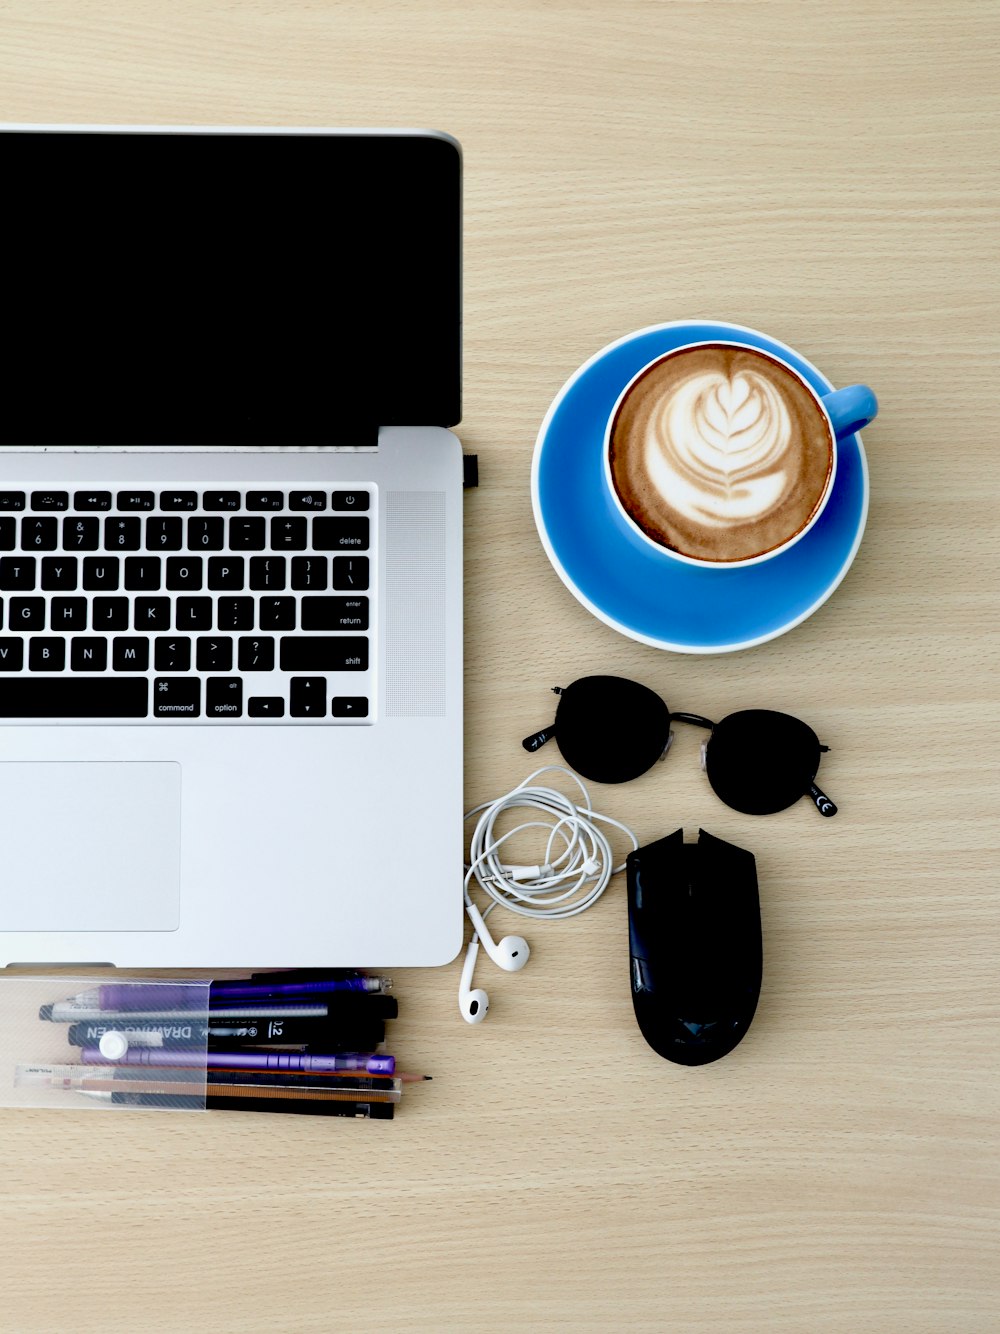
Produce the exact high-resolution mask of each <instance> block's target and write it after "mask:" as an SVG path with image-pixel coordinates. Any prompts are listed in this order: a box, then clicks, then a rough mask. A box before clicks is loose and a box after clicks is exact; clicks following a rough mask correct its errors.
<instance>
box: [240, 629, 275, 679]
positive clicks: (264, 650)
mask: <svg viewBox="0 0 1000 1334" xmlns="http://www.w3.org/2000/svg"><path fill="white" fill-rule="evenodd" d="M236 665H237V666H238V667H239V669H240V671H241V672H273V671H274V640H273V639H269V638H267V637H264V638H261V639H251V638H247V639H241V640H240V642H239V657H238V660H237V664H236Z"/></svg>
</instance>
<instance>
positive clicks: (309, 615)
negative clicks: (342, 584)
mask: <svg viewBox="0 0 1000 1334" xmlns="http://www.w3.org/2000/svg"><path fill="white" fill-rule="evenodd" d="M301 615H302V619H301V621H300V628H301V629H303V630H367V629H368V599H367V598H364V597H361V598H303V599H302V612H301Z"/></svg>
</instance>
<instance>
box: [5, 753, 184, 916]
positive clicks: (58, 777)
mask: <svg viewBox="0 0 1000 1334" xmlns="http://www.w3.org/2000/svg"><path fill="white" fill-rule="evenodd" d="M180 828H181V766H180V765H179V764H173V763H169V762H162V763H135V762H126V763H114V762H111V763H103V764H92V763H90V762H81V763H79V764H76V763H58V764H46V763H39V764H33V763H30V764H29V763H0V868H2V869H0V931H176V929H177V927H178V924H179V916H180V846H181V839H180Z"/></svg>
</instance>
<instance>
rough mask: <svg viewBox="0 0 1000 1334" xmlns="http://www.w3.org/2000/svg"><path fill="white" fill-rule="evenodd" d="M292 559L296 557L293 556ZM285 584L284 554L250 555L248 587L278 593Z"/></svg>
mask: <svg viewBox="0 0 1000 1334" xmlns="http://www.w3.org/2000/svg"><path fill="white" fill-rule="evenodd" d="M294 559H298V557H295V558H294ZM284 586H285V558H284V556H251V557H250V587H251V588H256V589H259V590H260V591H262V592H267V591H268V590H270V591H271V592H275V593H280V592H281V590H282V589H283V588H284Z"/></svg>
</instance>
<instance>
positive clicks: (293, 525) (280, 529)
mask: <svg viewBox="0 0 1000 1334" xmlns="http://www.w3.org/2000/svg"><path fill="white" fill-rule="evenodd" d="M271 549H272V550H273V551H305V549H306V521H305V519H302V518H299V517H295V518H291V519H290V518H282V519H272V520H271Z"/></svg>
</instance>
